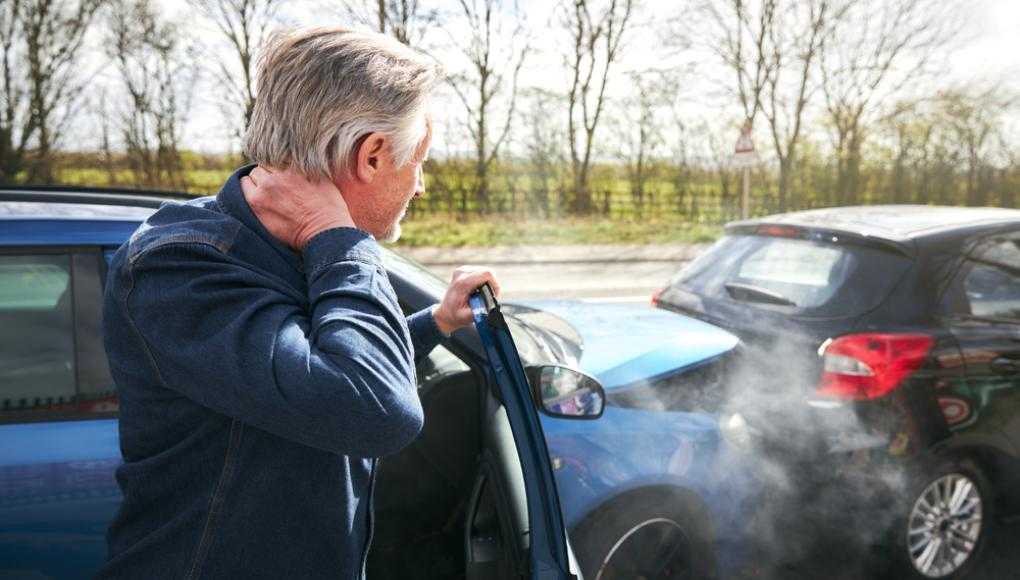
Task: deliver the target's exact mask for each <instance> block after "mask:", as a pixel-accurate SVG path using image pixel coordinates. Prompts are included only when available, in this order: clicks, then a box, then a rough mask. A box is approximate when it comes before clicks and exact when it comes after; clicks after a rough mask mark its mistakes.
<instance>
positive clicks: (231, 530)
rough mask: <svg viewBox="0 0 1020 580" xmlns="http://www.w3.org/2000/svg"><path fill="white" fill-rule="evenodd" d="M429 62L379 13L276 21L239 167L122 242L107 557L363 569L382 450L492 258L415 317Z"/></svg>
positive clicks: (200, 573)
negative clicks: (428, 358)
mask: <svg viewBox="0 0 1020 580" xmlns="http://www.w3.org/2000/svg"><path fill="white" fill-rule="evenodd" d="M440 76H441V72H440V70H439V68H438V66H437V65H436V64H435V63H434V62H432V61H431V60H429V59H427V58H425V57H424V56H422V55H421V54H418V53H416V52H414V51H413V50H411V49H409V48H407V47H405V46H403V45H401V44H400V43H398V42H396V41H394V40H391V39H389V38H387V37H385V36H381V35H376V34H362V33H354V32H349V31H344V30H339V29H318V30H311V31H304V32H299V33H293V34H289V35H285V36H279V37H276V38H274V39H273V40H272V41H271V42H270V44H269V46H268V47H267V48H266V50H265V54H264V56H263V58H262V61H261V62H260V70H259V82H258V101H257V103H256V106H255V110H254V112H253V115H252V121H251V126H250V128H249V130H248V134H247V137H246V149H247V151H246V152H247V154H248V156H249V158H251V159H252V160H254V161H255V162H256V163H257V164H258V166H257V167H247V168H243V169H241V170H239V171H238V172H236V173H235V174H234V175H232V176H231V177H230V179H229V180H228V181H227V183H226V184H225V185H224V186H223V189H222V190H221V191H220V192H219V194H218V195H216V196H215V197H210V198H202V199H198V200H195V201H191V202H188V203H180V204H168V205H165V206H164V207H162V208H161V209H160V210H159V211H157V212H156V213H155V214H153V215H152V217H150V218H149V219H148V220H147V221H146V222H145V224H144V225H142V226H141V227H140V228H139V230H138V231H137V232H136V233H135V234H134V235H133V236H132V237H131V239H130V240H129V241H128V242H127V243H126V244H125V245H124V246H123V247H121V248H120V250H119V251H118V252H117V254H116V256H115V257H114V259H113V263H112V265H111V268H110V273H109V276H108V284H107V292H106V304H105V311H104V320H105V322H104V324H105V332H106V348H107V352H108V354H109V358H110V364H111V370H112V373H113V376H114V379H115V381H116V383H117V386H118V389H119V393H120V401H121V410H120V433H121V450H122V453H123V455H124V465H123V466H122V467H121V468H120V469H119V470H118V471H117V479H118V482H119V483H120V486H121V489H122V490H123V492H124V502H123V504H122V506H121V510H120V512H119V514H118V515H117V517H116V519H115V520H114V522H113V523H112V524H111V528H110V531H109V535H108V539H109V560H108V562H107V564H106V566H105V567H104V568H103V570H102V571H101V572H100V574H99V576H100V577H102V578H146V579H152V578H345V579H346V578H360V577H362V576H363V575H364V566H365V559H366V557H367V551H368V547H369V543H370V542H371V535H372V513H371V511H372V507H371V506H372V482H373V469H374V466H375V459H374V458H376V457H379V456H383V455H386V454H390V453H394V452H396V451H398V450H400V449H401V448H402V447H404V446H405V445H407V444H408V443H410V442H411V441H412V440H413V439H414V438H415V437H416V436H417V434H418V432H419V430H420V429H421V426H422V420H423V417H422V409H421V405H420V403H419V401H418V397H417V393H416V384H415V383H416V381H415V373H414V361H413V356H414V355H415V354H416V355H418V356H422V355H424V354H427V353H428V351H429V350H430V349H431V348H432V347H433V346H435V345H436V344H437V343H438V342H439V340H441V337H442V335H443V334H449V333H450V332H452V331H453V330H455V329H456V328H458V327H461V326H464V325H466V324H469V323H470V320H471V313H470V309H469V307H468V305H467V297H468V295H469V294H470V292H471V291H472V290H474V289H475V288H477V287H478V286H479V285H481V284H482V283H484V282H489V283H492V284H494V285H495V280H493V277H492V275H491V273H489V272H488V271H484V270H482V271H469V270H460V271H458V272H457V273H456V274H455V275H454V280H453V283H452V284H451V286H450V289H449V291H448V293H447V294H446V296H445V298H444V299H443V301H442V303H441V304H440V305H439V306H438V307H436V308H434V309H432V310H427V311H423V312H419V313H416V314H413V315H411V316H410V317H408V318H407V319H406V320H405V318H404V316H403V314H402V313H401V310H400V307H399V305H398V303H397V298H396V296H395V295H394V293H393V290H392V288H391V286H390V284H389V281H388V279H387V277H386V273H385V272H384V270H383V268H382V265H381V263H380V256H379V248H378V246H377V244H376V241H375V240H376V239H390V240H392V239H395V238H396V237H397V236H398V235H399V231H400V230H399V228H400V226H399V220H400V218H401V217H402V216H403V214H404V212H405V211H406V209H407V205H408V203H409V202H410V200H411V199H412V198H413V197H417V196H419V195H421V194H423V193H424V189H423V184H422V172H421V164H422V161H423V159H424V157H425V155H426V153H427V151H428V148H429V144H430V141H431V124H430V122H429V119H428V116H427V113H426V108H427V105H428V102H429V97H430V93H431V92H432V90H433V89H434V87H435V86H436V85H437V83H438V82H439V81H440Z"/></svg>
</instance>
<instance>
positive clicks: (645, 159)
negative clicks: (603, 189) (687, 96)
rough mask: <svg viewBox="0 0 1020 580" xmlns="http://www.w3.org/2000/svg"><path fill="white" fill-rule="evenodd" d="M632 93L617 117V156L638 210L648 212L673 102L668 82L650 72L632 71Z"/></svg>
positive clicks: (624, 101) (634, 205)
mask: <svg viewBox="0 0 1020 580" xmlns="http://www.w3.org/2000/svg"><path fill="white" fill-rule="evenodd" d="M629 77H630V87H631V90H630V95H628V97H627V98H625V99H624V100H623V101H622V103H621V107H620V109H621V110H620V114H619V118H618V120H617V125H618V127H617V139H616V140H615V141H616V143H617V147H618V151H617V157H618V159H619V160H620V161H621V162H622V163H623V168H624V171H625V173H626V175H627V182H628V184H629V186H630V195H631V202H632V204H633V207H634V209H635V211H636V212H637V213H638V214H642V213H643V212H644V207H645V203H646V201H647V199H646V196H647V195H648V193H649V192H648V183H649V181H650V180H651V178H652V177H653V176H654V173H655V170H656V159H657V157H661V156H660V155H659V153H661V151H660V149H661V148H662V146H663V145H664V144H665V139H664V135H663V127H664V125H665V123H664V122H663V121H664V118H663V117H664V115H663V110H664V109H666V108H667V105H668V104H669V96H670V91H669V89H668V85H667V84H666V83H664V82H662V81H661V80H660V79H657V78H654V76H653V75H652V74H650V73H644V74H642V73H638V72H632V73H631V74H630V75H629Z"/></svg>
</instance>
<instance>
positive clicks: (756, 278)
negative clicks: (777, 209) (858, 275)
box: [733, 238, 856, 308]
mask: <svg viewBox="0 0 1020 580" xmlns="http://www.w3.org/2000/svg"><path fill="white" fill-rule="evenodd" d="M855 261H856V257H855V256H854V255H853V253H851V252H847V251H845V250H843V249H842V248H839V247H836V246H822V245H819V244H815V243H812V242H808V241H805V240H790V239H784V238H771V239H768V240H766V241H764V242H763V243H762V244H760V245H759V246H758V247H757V248H754V249H753V250H751V252H750V253H748V255H747V257H746V258H744V260H743V261H742V262H741V263H740V267H739V268H738V269H737V272H736V276H735V277H734V278H733V279H734V281H738V282H743V283H749V284H753V285H754V286H759V287H762V288H767V289H769V290H773V291H775V292H777V293H779V294H781V295H783V296H785V297H787V298H789V299H790V300H791V301H793V302H794V303H795V304H796V305H797V306H798V307H800V308H815V307H817V306H819V305H821V304H824V303H826V302H827V301H828V300H829V299H831V298H832V295H833V294H834V293H835V292H836V290H837V289H838V288H839V287H840V285H842V284H843V283H844V282H845V281H846V278H847V276H848V275H849V273H850V272H851V271H852V270H853V268H854V266H855V265H856V264H855Z"/></svg>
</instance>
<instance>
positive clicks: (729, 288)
mask: <svg viewBox="0 0 1020 580" xmlns="http://www.w3.org/2000/svg"><path fill="white" fill-rule="evenodd" d="M910 264H911V262H910V260H909V259H908V258H906V257H904V256H901V255H898V254H895V253H892V252H888V251H885V250H881V249H877V248H872V247H867V246H861V245H856V244H853V243H829V242H826V241H819V240H807V239H800V238H787V237H779V236H767V235H730V236H725V237H723V238H722V239H720V240H719V241H718V242H716V243H715V245H713V246H712V247H710V248H709V249H708V250H706V251H705V252H704V253H703V254H701V255H700V256H699V257H698V258H697V259H696V260H694V261H693V262H691V263H690V264H689V265H687V266H686V267H685V268H683V269H681V270H680V271H679V272H678V273H677V275H676V276H674V278H673V280H672V282H671V285H672V286H679V287H683V288H685V289H686V290H688V291H692V292H694V293H695V294H697V295H699V296H703V297H708V298H714V299H718V300H739V301H741V302H744V303H746V304H747V305H748V306H750V307H755V308H782V309H784V311H789V310H791V309H792V310H793V311H797V312H800V313H804V314H806V315H812V316H825V317H836V316H853V315H857V314H860V313H862V312H864V311H866V310H869V309H871V308H873V307H874V306H876V305H877V304H879V303H880V302H881V301H882V300H883V299H884V298H885V297H886V296H887V295H888V294H889V293H890V292H891V291H892V288H893V287H894V286H895V284H896V282H897V281H899V279H900V278H901V277H902V275H903V274H904V272H906V270H907V269H908V268H909V267H910ZM735 290H740V292H735ZM748 293H754V294H759V295H762V294H764V295H768V296H771V297H774V298H775V300H774V301H773V302H782V304H775V303H772V304H769V303H765V301H761V300H759V301H755V300H753V299H746V298H743V297H742V295H743V296H746V295H747V294H748ZM735 294H737V295H735ZM741 294H742V295H741ZM780 299H782V300H780ZM790 304H792V306H791V305H790Z"/></svg>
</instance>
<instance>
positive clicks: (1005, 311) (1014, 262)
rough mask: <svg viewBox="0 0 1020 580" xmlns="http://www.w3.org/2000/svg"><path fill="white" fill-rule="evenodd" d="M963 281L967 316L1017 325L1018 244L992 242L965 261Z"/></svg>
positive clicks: (1019, 296)
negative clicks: (1006, 321) (1013, 322)
mask: <svg viewBox="0 0 1020 580" xmlns="http://www.w3.org/2000/svg"><path fill="white" fill-rule="evenodd" d="M966 271H967V273H966V277H965V278H964V280H963V287H964V292H965V293H966V296H967V303H968V305H969V308H970V314H971V315H973V316H977V317H980V318H992V319H998V320H1009V321H1017V322H1020V240H1017V239H1013V240H993V241H990V242H988V243H986V244H983V245H982V246H980V247H978V248H977V249H976V251H975V252H974V253H973V254H972V259H971V260H968V263H967V270H966Z"/></svg>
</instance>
